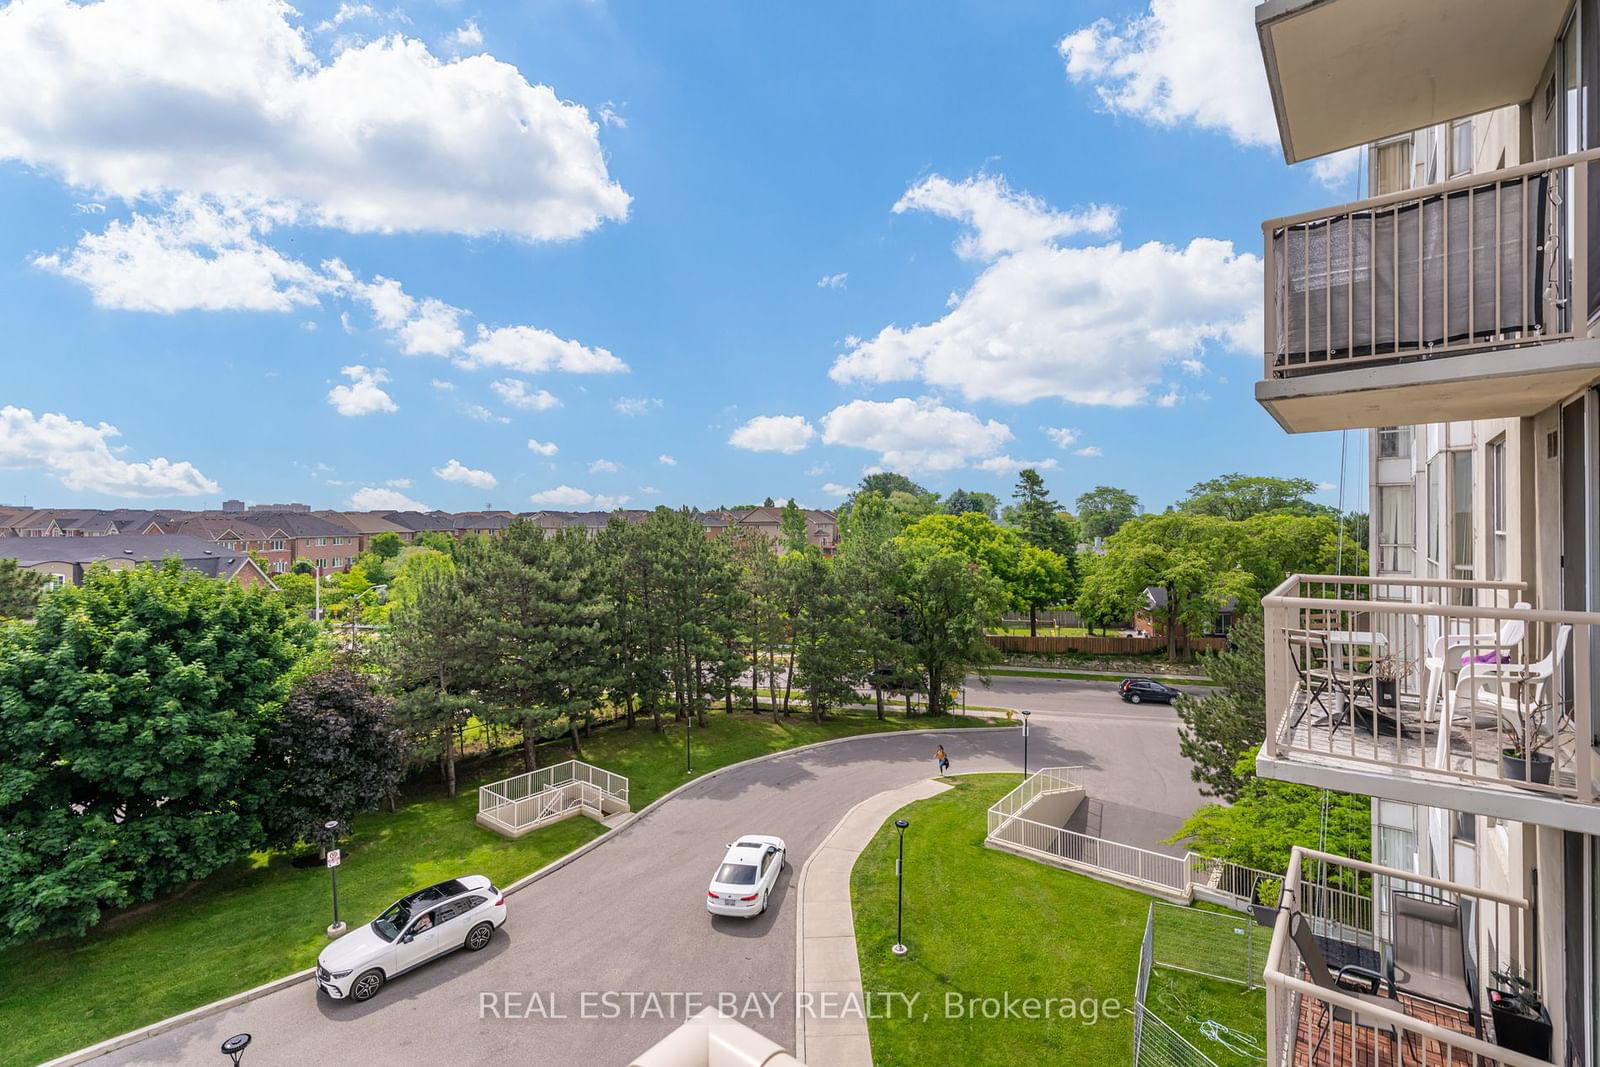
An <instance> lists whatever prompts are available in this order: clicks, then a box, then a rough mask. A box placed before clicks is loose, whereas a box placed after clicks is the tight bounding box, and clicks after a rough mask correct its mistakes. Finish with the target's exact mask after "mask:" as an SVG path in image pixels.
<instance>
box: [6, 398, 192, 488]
mask: <svg viewBox="0 0 1600 1067" xmlns="http://www.w3.org/2000/svg"><path fill="white" fill-rule="evenodd" d="M120 436H121V431H120V430H118V429H117V428H116V427H115V426H112V425H110V424H109V423H104V422H102V423H101V424H100V425H98V426H90V425H89V424H88V423H84V422H79V421H78V420H77V419H69V418H68V417H67V416H65V415H61V414H51V413H46V414H43V415H40V416H38V417H37V418H36V417H35V416H34V414H33V412H31V411H29V410H28V409H27V408H19V407H11V406H9V405H8V406H5V407H0V469H4V470H46V471H49V472H50V473H51V474H53V475H55V477H56V478H57V479H58V480H60V482H61V484H62V485H64V486H65V487H66V488H68V489H72V490H75V491H78V492H86V493H105V494H107V495H108V496H125V497H158V496H198V495H200V494H202V493H216V492H218V491H219V490H218V487H217V483H216V482H214V481H212V480H211V479H210V478H207V477H206V476H205V475H203V474H201V473H200V472H199V471H198V470H196V469H195V466H194V464H192V463H189V462H187V461H183V462H178V463H173V462H171V461H169V460H167V459H163V458H157V459H152V460H147V461H145V462H141V463H133V462H129V461H128V460H125V459H120V458H118V457H117V455H116V454H115V453H116V451H120V448H119V449H116V450H114V449H113V448H112V447H111V446H110V445H109V444H108V443H107V442H108V441H110V439H111V438H113V437H120Z"/></svg>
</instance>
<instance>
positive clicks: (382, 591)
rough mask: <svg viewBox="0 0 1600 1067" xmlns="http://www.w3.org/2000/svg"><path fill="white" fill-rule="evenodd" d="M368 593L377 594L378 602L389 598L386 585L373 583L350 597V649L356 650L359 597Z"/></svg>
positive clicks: (359, 613)
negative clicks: (368, 587) (373, 584)
mask: <svg viewBox="0 0 1600 1067" xmlns="http://www.w3.org/2000/svg"><path fill="white" fill-rule="evenodd" d="M368 593H376V594H378V603H380V604H383V603H386V602H387V601H388V599H389V587H388V586H387V585H375V586H373V587H372V588H371V589H363V590H362V591H361V592H359V593H357V594H356V595H355V596H353V597H351V598H350V651H351V652H354V651H355V650H356V622H357V621H358V620H359V619H360V618H361V598H362V597H364V596H366V595H367V594H368Z"/></svg>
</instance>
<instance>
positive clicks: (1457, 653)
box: [1422, 600, 1533, 722]
mask: <svg viewBox="0 0 1600 1067" xmlns="http://www.w3.org/2000/svg"><path fill="white" fill-rule="evenodd" d="M1532 608H1533V605H1532V604H1530V603H1528V602H1527V601H1525V600H1519V601H1517V602H1516V603H1515V604H1513V605H1511V610H1512V611H1529V610H1531V609H1532ZM1527 632H1528V624H1527V623H1526V622H1524V621H1523V620H1522V619H1507V620H1506V621H1505V622H1504V623H1502V624H1501V626H1500V630H1499V632H1498V633H1492V634H1455V635H1443V634H1441V635H1440V636H1438V637H1435V638H1434V639H1433V645H1432V647H1431V648H1429V650H1428V654H1427V655H1426V656H1424V657H1423V658H1422V665H1423V667H1424V668H1426V670H1427V672H1428V688H1427V692H1426V693H1425V694H1424V696H1423V699H1422V719H1423V721H1424V722H1432V721H1433V709H1434V706H1435V705H1436V704H1438V703H1439V702H1440V700H1441V699H1445V698H1446V696H1447V688H1446V686H1447V683H1448V680H1449V677H1450V676H1451V675H1453V674H1456V673H1458V672H1459V671H1460V670H1461V667H1462V663H1461V657H1463V656H1467V655H1473V656H1481V655H1484V654H1485V653H1489V652H1499V653H1501V655H1504V654H1505V653H1507V652H1509V651H1510V650H1512V649H1515V648H1516V647H1517V646H1518V645H1520V644H1521V643H1522V639H1523V637H1524V636H1526V634H1527ZM1480 666H1481V665H1480Z"/></svg>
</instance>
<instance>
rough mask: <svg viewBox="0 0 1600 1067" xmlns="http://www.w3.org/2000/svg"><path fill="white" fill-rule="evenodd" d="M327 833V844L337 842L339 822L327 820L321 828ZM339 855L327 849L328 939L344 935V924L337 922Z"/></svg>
mask: <svg viewBox="0 0 1600 1067" xmlns="http://www.w3.org/2000/svg"><path fill="white" fill-rule="evenodd" d="M322 828H323V829H324V830H326V831H328V843H329V844H332V843H333V842H334V841H336V840H338V834H339V820H337V819H329V820H328V821H327V822H326V823H324V824H323V827H322ZM340 858H341V856H340V853H339V850H338V849H336V848H330V849H328V877H329V878H330V879H332V880H333V925H332V926H330V927H328V936H329V937H338V936H339V935H340V934H342V933H344V923H342V922H340V921H339V861H340Z"/></svg>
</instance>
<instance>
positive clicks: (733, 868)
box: [712, 863, 756, 885]
mask: <svg viewBox="0 0 1600 1067" xmlns="http://www.w3.org/2000/svg"><path fill="white" fill-rule="evenodd" d="M712 881H713V882H717V883H718V884H720V885H755V884H756V868H755V866H754V865H753V864H749V863H724V864H723V865H722V867H721V868H720V869H719V870H718V871H717V876H716V877H715V878H713V879H712Z"/></svg>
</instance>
